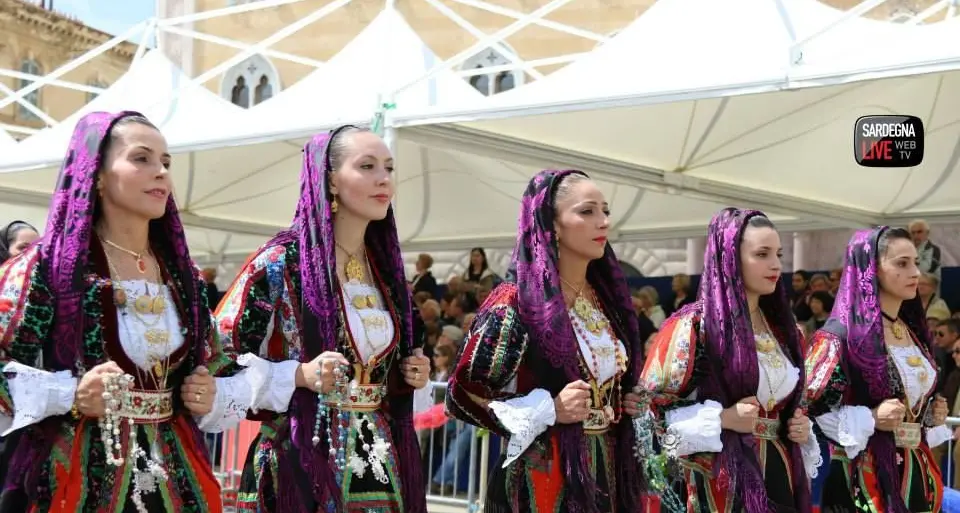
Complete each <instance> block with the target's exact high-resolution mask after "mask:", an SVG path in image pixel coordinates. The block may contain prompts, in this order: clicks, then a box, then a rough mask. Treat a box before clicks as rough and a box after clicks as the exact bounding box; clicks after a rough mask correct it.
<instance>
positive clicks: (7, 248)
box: [0, 221, 40, 264]
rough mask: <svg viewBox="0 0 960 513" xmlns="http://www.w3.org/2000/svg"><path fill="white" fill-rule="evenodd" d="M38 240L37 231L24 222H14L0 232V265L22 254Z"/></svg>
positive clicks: (38, 234)
mask: <svg viewBox="0 0 960 513" xmlns="http://www.w3.org/2000/svg"><path fill="white" fill-rule="evenodd" d="M38 238H40V233H39V232H37V229H36V228H34V227H33V226H32V225H30V224H29V223H27V222H26V221H14V222H12V223H10V224H8V225H6V226H4V227H3V229H2V230H0V264H2V263H3V262H6V261H7V260H9V259H10V258H12V257H15V256H17V255H19V254H20V253H23V250H25V249H27V247H29V246H30V245H31V244H33V242H34V241H35V240H37V239H38Z"/></svg>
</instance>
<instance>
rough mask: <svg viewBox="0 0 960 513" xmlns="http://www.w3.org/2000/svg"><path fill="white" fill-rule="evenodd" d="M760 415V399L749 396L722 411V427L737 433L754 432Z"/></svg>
mask: <svg viewBox="0 0 960 513" xmlns="http://www.w3.org/2000/svg"><path fill="white" fill-rule="evenodd" d="M759 415H760V401H757V398H756V397H747V398H744V399H741V400H740V402H738V403H737V404H734V405H733V406H731V407H729V408H727V409H726V410H723V412H721V413H720V427H721V428H723V429H729V430H730V431H736V432H737V433H753V429H754V428H755V427H756V425H757V417H758V416H759Z"/></svg>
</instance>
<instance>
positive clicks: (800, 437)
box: [787, 408, 810, 445]
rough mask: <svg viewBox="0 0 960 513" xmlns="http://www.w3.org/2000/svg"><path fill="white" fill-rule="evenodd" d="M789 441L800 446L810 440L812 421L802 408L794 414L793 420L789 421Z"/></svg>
mask: <svg viewBox="0 0 960 513" xmlns="http://www.w3.org/2000/svg"><path fill="white" fill-rule="evenodd" d="M787 439H789V440H790V441H791V442H793V443H795V444H799V445H803V444H805V443H807V441H808V440H809V439H810V419H809V418H807V415H806V414H805V413H803V410H801V409H800V408H797V409H796V411H794V412H793V418H791V419H790V420H788V421H787Z"/></svg>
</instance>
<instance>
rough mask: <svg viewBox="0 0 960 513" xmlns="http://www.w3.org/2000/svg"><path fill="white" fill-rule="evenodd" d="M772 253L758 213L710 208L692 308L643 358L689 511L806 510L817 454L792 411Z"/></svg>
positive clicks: (790, 349)
mask: <svg viewBox="0 0 960 513" xmlns="http://www.w3.org/2000/svg"><path fill="white" fill-rule="evenodd" d="M781 252H782V249H781V245H780V236H779V234H778V233H777V231H776V229H775V228H774V226H773V224H772V223H771V222H770V220H769V219H767V218H766V217H765V216H764V215H763V213H761V212H758V211H754V210H738V209H735V208H727V209H724V210H722V211H720V212H719V213H718V214H717V215H715V216H714V218H713V219H712V220H711V221H710V227H709V232H708V235H707V250H706V254H705V256H704V271H703V275H702V276H701V278H700V292H699V294H698V297H697V300H696V301H695V302H693V303H691V304H689V305H687V306H685V307H683V308H682V309H680V311H678V312H677V313H676V314H674V315H673V316H671V317H670V318H669V319H667V321H666V322H664V324H663V325H662V326H661V327H660V331H659V333H657V335H655V338H654V341H653V345H652V347H651V348H650V350H649V352H648V356H647V362H646V366H645V367H644V370H643V375H642V378H641V381H642V386H643V387H645V389H646V391H647V392H648V393H649V394H651V396H652V398H653V399H652V403H653V409H654V411H655V412H656V414H657V416H658V417H659V418H660V419H662V421H663V422H664V424H665V430H666V435H667V436H665V437H664V440H672V441H673V442H672V443H668V444H666V449H667V450H668V451H670V452H674V453H675V454H673V455H674V456H677V457H680V459H681V469H682V472H683V474H684V479H683V481H684V485H685V487H684V488H685V489H684V490H683V493H681V494H680V497H679V499H680V500H679V502H681V503H682V502H684V501H685V502H686V510H687V511H688V512H721V513H723V512H726V513H729V512H747V513H767V512H768V511H778V512H793V511H800V512H807V511H809V508H810V502H809V491H810V489H809V481H808V479H807V475H808V474H811V473H813V472H814V471H815V469H816V468H817V466H819V459H820V453H819V449H818V447H817V443H816V440H815V438H814V437H813V436H812V435H811V434H810V428H811V423H810V421H809V420H808V419H807V418H806V416H805V415H804V413H803V411H802V410H800V409H799V407H798V406H799V404H800V398H801V395H802V390H803V384H804V379H803V355H802V353H801V338H800V334H799V332H798V331H797V327H796V320H795V319H794V317H793V313H792V312H791V309H790V301H789V299H788V298H787V295H786V290H785V289H784V287H783V285H782V283H781V279H780V273H781V266H780V253H781ZM628 406H630V405H629V404H628ZM677 506H681V505H679V504H678V505H677Z"/></svg>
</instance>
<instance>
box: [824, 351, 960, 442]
mask: <svg viewBox="0 0 960 513" xmlns="http://www.w3.org/2000/svg"><path fill="white" fill-rule="evenodd" d="M887 349H888V351H889V352H890V356H891V358H892V359H893V361H894V364H895V365H896V367H897V369H898V371H899V373H900V379H901V380H903V384H904V388H906V395H907V400H908V402H909V403H910V407H911V408H912V409H914V410H915V409H917V408H918V407H919V406H920V404H919V401H921V400H922V398H923V397H925V396H926V395H927V393H928V392H929V391H930V389H931V388H933V387H934V386H935V385H936V377H937V371H936V369H934V368H933V366H931V365H930V362H929V360H927V357H926V356H924V355H923V352H922V351H920V348H919V347H917V346H916V345H915V344H914V345H910V346H906V347H899V346H887ZM917 358H919V361H920V365H918V366H911V365H909V363H908V361H917V360H916V359H917ZM817 424H819V425H820V429H822V430H823V433H824V434H825V435H827V437H828V438H830V439H831V440H833V441H834V442H836V443H837V444H839V445H840V446H841V447H843V448H844V451H845V452H846V453H847V456H848V457H850V458H855V457H856V456H857V455H858V454H860V452H861V451H863V450H864V449H866V448H867V442H869V441H870V437H871V436H873V432H874V430H875V427H876V425H875V423H874V420H873V411H871V410H870V408H867V407H866V406H841V407H840V408H838V409H836V410H834V411H830V412H827V413H825V414H823V415H820V416H819V417H817ZM926 436H927V445H929V446H930V447H931V448H932V447H936V446H938V445H940V444H942V443H944V442H946V441H948V440H950V439H951V438H953V433H952V432H951V431H950V428H948V427H947V426H937V427H935V428H932V429H928V430H927V435H926Z"/></svg>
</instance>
